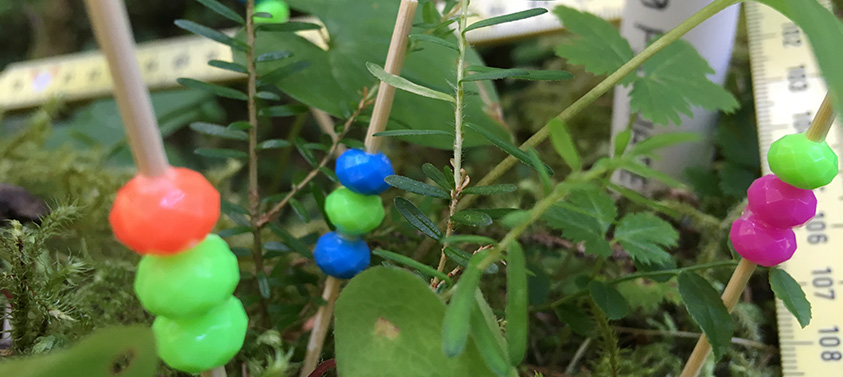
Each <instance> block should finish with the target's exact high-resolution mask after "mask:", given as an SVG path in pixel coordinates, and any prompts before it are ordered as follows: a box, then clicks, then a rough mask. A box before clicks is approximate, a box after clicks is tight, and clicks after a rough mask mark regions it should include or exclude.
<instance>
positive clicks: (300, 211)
mask: <svg viewBox="0 0 843 377" xmlns="http://www.w3.org/2000/svg"><path fill="white" fill-rule="evenodd" d="M289 203H290V207H293V212H295V213H296V215H297V216H298V217H299V219H301V221H304V222H305V223H309V222H310V215H309V214H308V213H307V209H305V208H304V205H303V204H302V203H301V202H300V201H299V200H298V199H296V198H290V202H289Z"/></svg>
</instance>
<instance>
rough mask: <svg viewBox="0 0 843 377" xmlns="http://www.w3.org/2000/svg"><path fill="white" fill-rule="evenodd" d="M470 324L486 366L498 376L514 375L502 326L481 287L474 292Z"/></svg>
mask: <svg viewBox="0 0 843 377" xmlns="http://www.w3.org/2000/svg"><path fill="white" fill-rule="evenodd" d="M469 324H470V326H471V338H472V339H474V344H475V345H476V346H477V350H478V351H480V355H481V356H483V360H484V361H485V362H486V366H487V367H489V369H491V370H492V372H494V373H495V374H496V375H497V376H498V377H507V376H512V375H513V374H511V372H510V371H512V372H513V373H514V370H512V368H511V367H510V365H509V362H508V361H509V355H507V350H506V344H505V343H506V341H505V340H504V339H503V336H502V335H501V330H500V326H499V325H498V320H497V318H495V314H494V313H493V312H492V308H490V307H489V304H488V303H487V302H486V299H484V298H483V294H482V293H481V292H480V290H479V289H477V290H475V293H474V309H473V310H472V311H471V317H470V320H469Z"/></svg>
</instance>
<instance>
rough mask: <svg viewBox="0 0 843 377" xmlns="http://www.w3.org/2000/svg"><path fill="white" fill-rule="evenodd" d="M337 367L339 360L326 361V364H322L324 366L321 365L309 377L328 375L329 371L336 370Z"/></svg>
mask: <svg viewBox="0 0 843 377" xmlns="http://www.w3.org/2000/svg"><path fill="white" fill-rule="evenodd" d="M336 367H337V359H330V360H325V361H324V362H322V364H319V366H318V367H316V369H314V370H313V373H311V374H310V375H309V376H307V377H322V375H324V374H325V373H328V371H329V370H331V369H334V368H336Z"/></svg>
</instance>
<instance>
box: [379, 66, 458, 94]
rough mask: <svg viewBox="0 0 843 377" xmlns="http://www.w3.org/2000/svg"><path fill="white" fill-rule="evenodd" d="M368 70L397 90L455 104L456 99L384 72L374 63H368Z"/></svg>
mask: <svg viewBox="0 0 843 377" xmlns="http://www.w3.org/2000/svg"><path fill="white" fill-rule="evenodd" d="M366 68H368V69H369V72H371V73H372V75H374V76H375V77H377V78H378V79H379V80H381V81H383V82H385V83H387V84H389V85H392V86H394V87H395V88H397V89H401V90H404V91H407V92H410V93H414V94H418V95H420V96H422V97H427V98H433V99H438V100H442V101H448V102H455V101H456V100H454V97H453V96H451V95H448V94H445V93H442V92H439V91H436V90H433V89H430V88H428V87H425V86H421V85H419V84H416V83H414V82H411V81H410V80H407V79H405V78H403V77H401V76H396V75H393V74H391V73H389V72H387V71H384V70H383V68H381V66H379V65H377V64H374V63H366Z"/></svg>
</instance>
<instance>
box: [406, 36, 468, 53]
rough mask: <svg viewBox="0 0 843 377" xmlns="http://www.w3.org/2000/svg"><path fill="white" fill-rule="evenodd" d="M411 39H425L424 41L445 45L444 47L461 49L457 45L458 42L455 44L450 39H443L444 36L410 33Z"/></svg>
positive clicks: (455, 49)
mask: <svg viewBox="0 0 843 377" xmlns="http://www.w3.org/2000/svg"><path fill="white" fill-rule="evenodd" d="M410 40H415V41H423V42H429V43H435V44H437V45H440V46H443V47H447V48H449V49H452V50H454V51H459V47H457V45H456V44H454V43H453V42H451V41H448V40H445V39H442V38H439V37H434V36H432V35H427V34H411V35H410Z"/></svg>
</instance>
